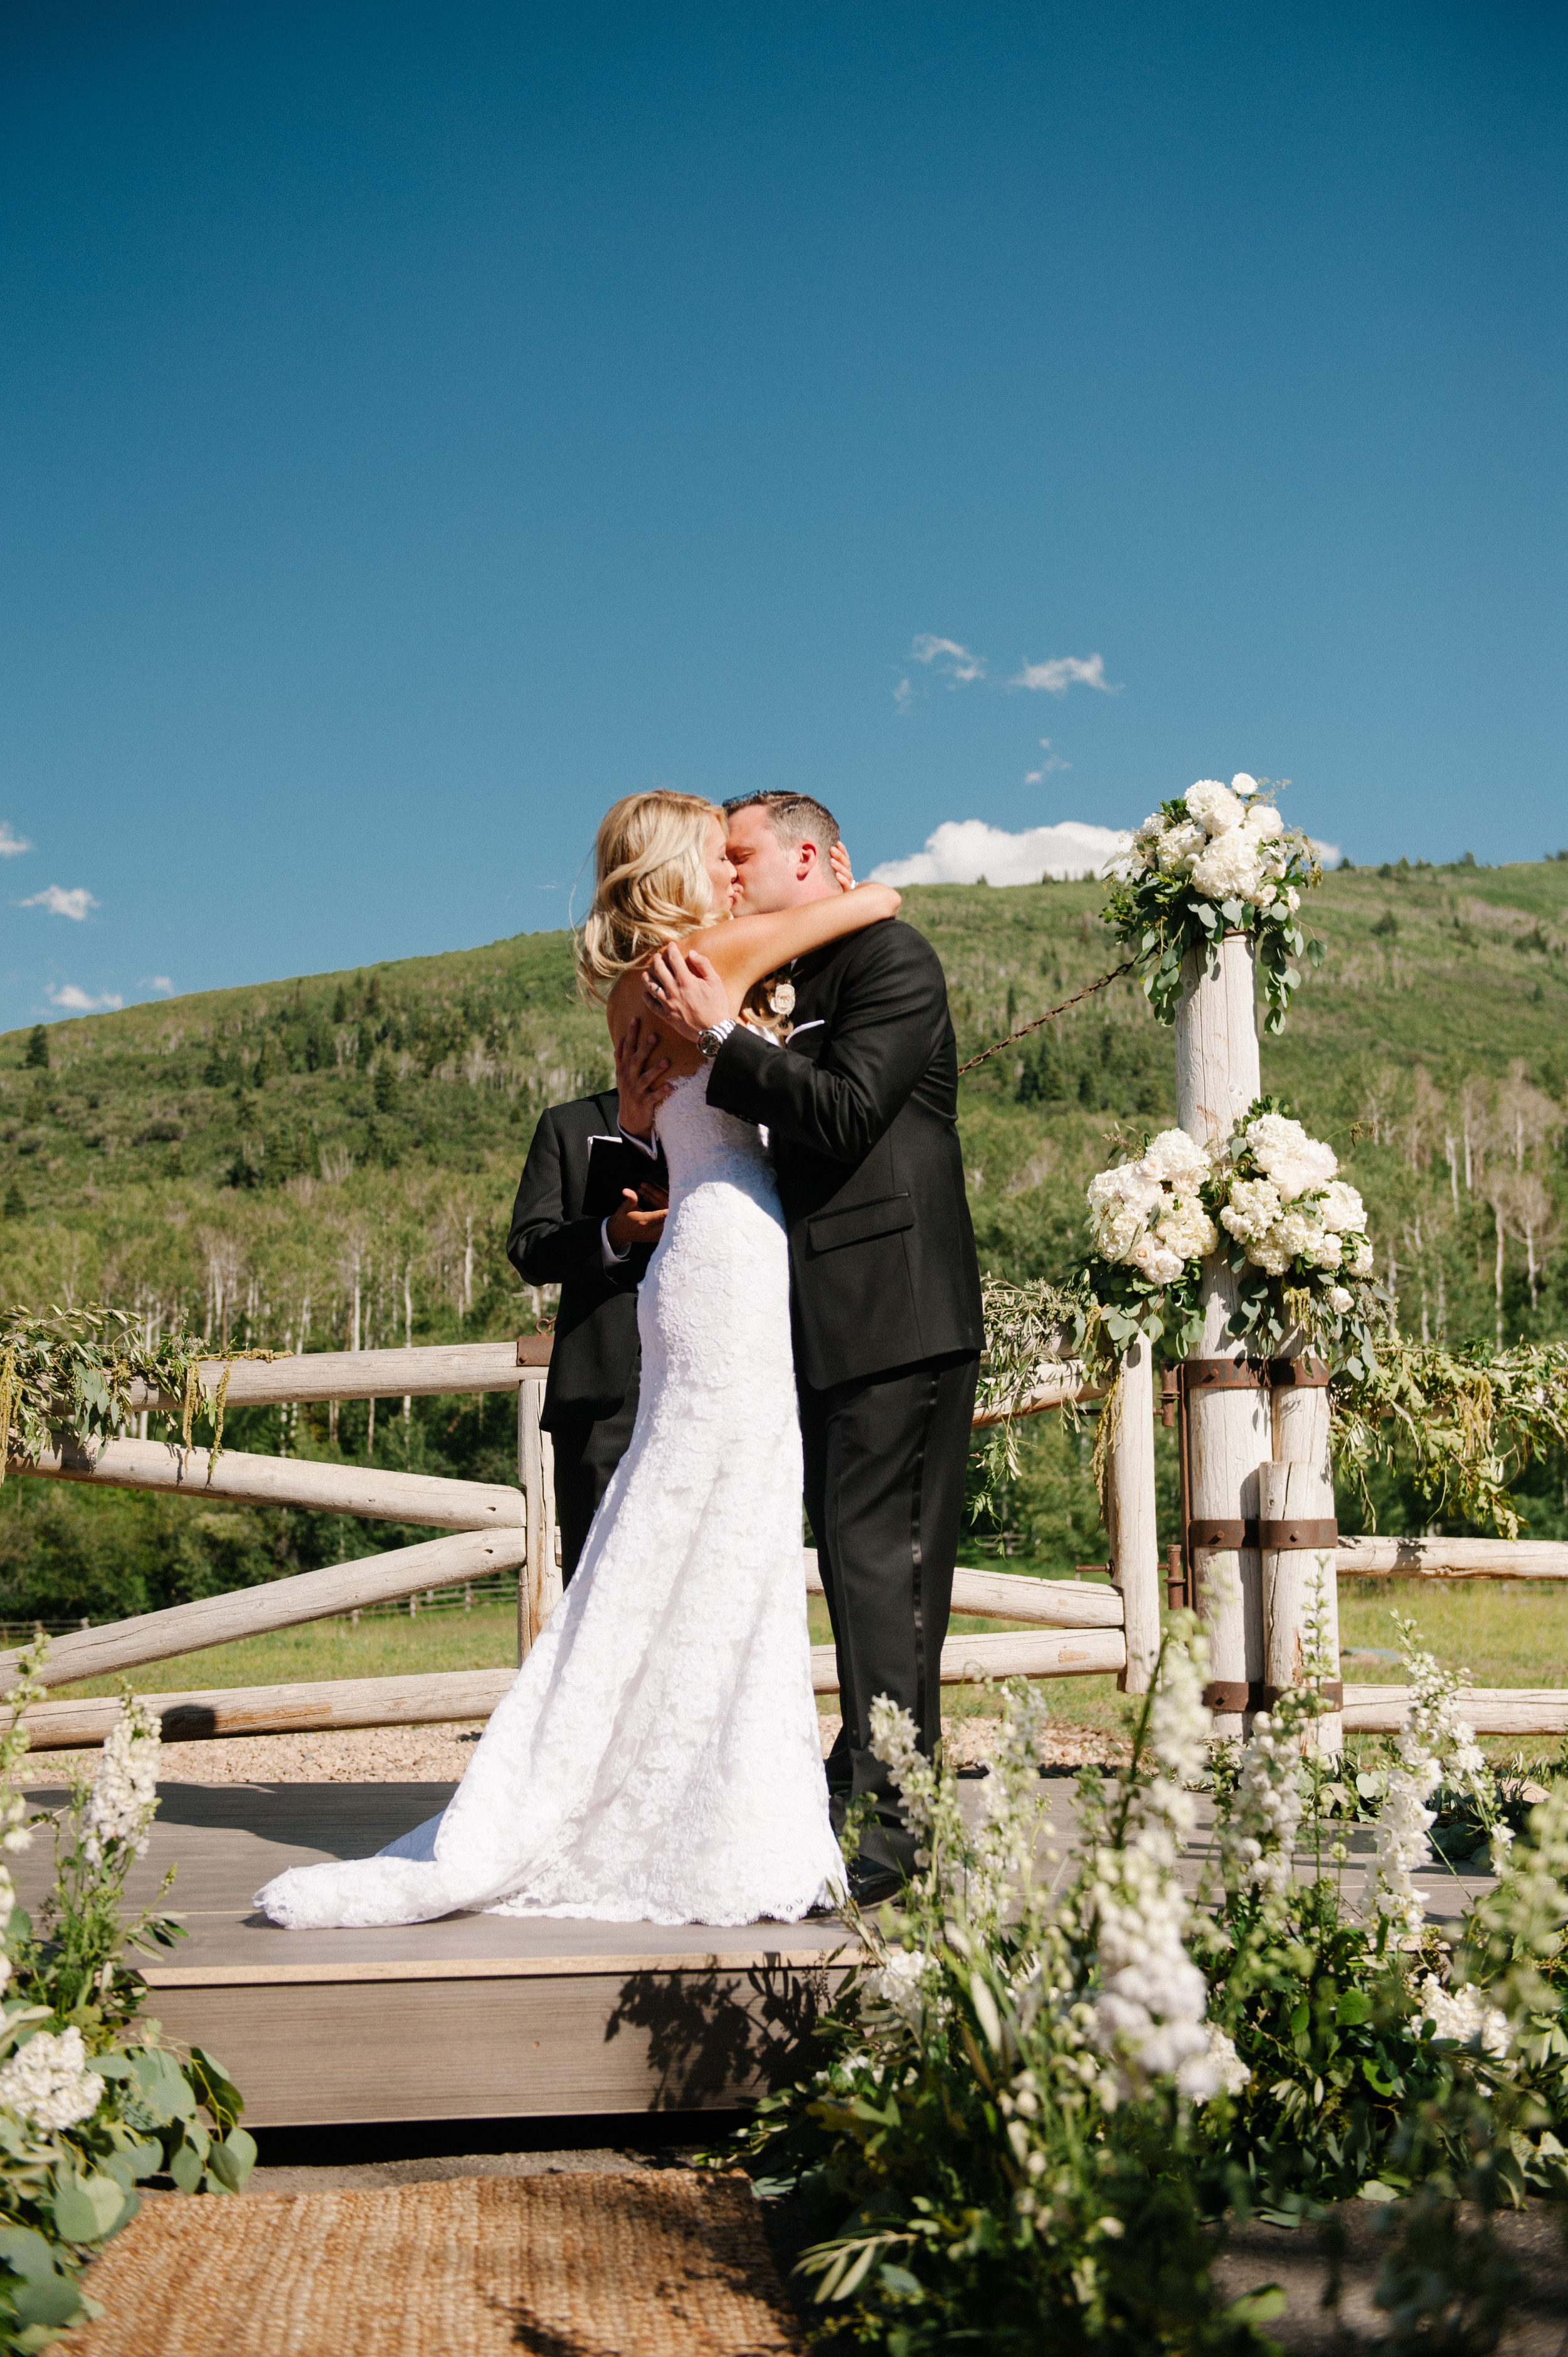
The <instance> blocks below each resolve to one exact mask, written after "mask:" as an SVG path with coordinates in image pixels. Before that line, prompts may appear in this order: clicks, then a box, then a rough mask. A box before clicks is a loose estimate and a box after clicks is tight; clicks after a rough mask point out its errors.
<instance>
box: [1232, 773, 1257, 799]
mask: <svg viewBox="0 0 1568 2357" xmlns="http://www.w3.org/2000/svg"><path fill="white" fill-rule="evenodd" d="M1230 791H1231V792H1232V793H1233V794H1240V797H1241V799H1242V801H1243V802H1245V801H1246V800H1247V799H1248V797H1249V796H1250V795H1251V794H1255V793H1256V792H1257V791H1258V780H1256V778H1250V777H1249V776H1248V775H1247V772H1246V770H1237V772H1236V774H1235V776H1234V777H1233V778H1232V779H1231V780H1230Z"/></svg>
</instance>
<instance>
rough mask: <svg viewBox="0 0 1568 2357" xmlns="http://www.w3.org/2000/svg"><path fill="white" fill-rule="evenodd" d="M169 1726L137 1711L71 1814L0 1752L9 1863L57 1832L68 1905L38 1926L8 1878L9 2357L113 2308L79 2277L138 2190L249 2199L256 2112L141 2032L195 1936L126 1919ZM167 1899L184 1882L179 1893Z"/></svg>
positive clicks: (0, 1808)
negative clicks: (153, 2186)
mask: <svg viewBox="0 0 1568 2357" xmlns="http://www.w3.org/2000/svg"><path fill="white" fill-rule="evenodd" d="M41 1658H42V1653H41V1649H39V1650H38V1651H34V1652H29V1653H27V1654H26V1655H24V1657H23V1661H22V1663H21V1665H20V1673H19V1675H18V1678H17V1680H16V1684H14V1685H13V1687H12V1689H11V1696H12V1699H13V1702H14V1704H15V1706H16V1709H17V1711H18V1713H19V1712H20V1710H21V1708H22V1707H24V1706H26V1705H27V1703H28V1702H32V1701H37V1700H38V1698H39V1696H40V1695H42V1693H43V1691H44V1689H43V1687H42V1685H41V1684H39V1682H38V1679H37V1677H36V1674H35V1673H36V1670H37V1668H38V1663H39V1661H40V1659H41ZM158 1749H159V1740H158V1730H157V1726H156V1721H155V1720H153V1719H152V1718H151V1717H148V1716H147V1715H146V1714H145V1711H144V1710H143V1709H142V1708H141V1707H140V1706H137V1705H136V1704H135V1703H134V1701H132V1700H129V1699H128V1700H127V1703H126V1706H125V1708H124V1713H123V1715H122V1717H121V1719H120V1721H119V1724H118V1725H117V1727H115V1728H114V1730H113V1733H112V1734H111V1736H110V1738H109V1740H108V1741H107V1743H106V1744H105V1745H104V1748H103V1750H102V1755H101V1757H100V1760H99V1764H98V1771H97V1774H96V1777H95V1778H94V1781H93V1782H92V1785H91V1789H89V1788H88V1787H87V1786H85V1785H82V1786H79V1787H78V1788H77V1789H75V1790H74V1791H73V1792H72V1795H71V1799H70V1803H68V1805H67V1806H66V1808H65V1809H64V1810H63V1811H62V1812H61V1813H60V1814H59V1817H58V1818H51V1817H49V1816H48V1815H47V1814H43V1813H39V1814H35V1815H33V1816H32V1817H30V1818H29V1816H28V1813H27V1803H26V1802H25V1801H24V1800H23V1799H22V1797H21V1795H20V1793H19V1792H18V1791H17V1789H16V1785H17V1780H18V1778H19V1776H20V1774H21V1772H22V1770H23V1763H24V1761H25V1760H26V1758H27V1738H26V1736H25V1734H21V1733H19V1732H17V1731H16V1729H15V1728H13V1729H12V1730H11V1731H9V1732H7V1733H6V1734H5V1736H4V1737H3V1738H0V1824H3V1825H4V1835H3V1846H4V1848H5V1850H6V1851H9V1852H13V1853H14V1852H16V1851H17V1850H20V1849H25V1848H26V1847H27V1846H29V1844H30V1843H31V1842H32V1841H33V1840H34V1839H35V1838H37V1837H38V1835H39V1833H40V1832H41V1833H42V1835H43V1837H44V1838H49V1837H51V1836H52V1838H53V1841H54V1844H55V1854H56V1872H55V1880H54V1886H53V1889H52V1891H51V1893H50V1895H49V1897H48V1900H47V1901H46V1903H45V1906H44V1909H43V1911H42V1915H41V1917H40V1920H39V1921H38V1922H37V1923H36V1924H35V1923H34V1921H32V1919H31V1918H30V1917H29V1916H28V1915H27V1912H26V1910H24V1909H23V1908H22V1907H21V1906H20V1905H19V1904H18V1903H17V1901H16V1893H15V1891H14V1889H13V1888H12V1884H11V1878H10V1875H9V1872H8V1871H7V1870H6V1869H5V1867H0V1926H3V1935H0V1966H3V1980H4V1983H5V1984H8V1986H6V1993H5V1998H4V2002H3V2004H0V2347H4V2348H5V2349H6V2350H14V2351H17V2352H34V2351H37V2350H39V2349H42V2348H44V2347H45V2346H47V2345H48V2344H49V2343H51V2342H53V2341H55V2340H56V2339H57V2337H58V2334H59V2331H60V2330H61V2329H63V2328H65V2327H69V2326H70V2325H73V2324H80V2323H81V2322H83V2321H84V2320H85V2319H86V2318H87V2317H89V2316H90V2315H94V2314H97V2313H98V2312H99V2311H98V2309H96V2307H95V2305H94V2303H92V2302H91V2301H90V2300H88V2299H87V2298H85V2297H84V2296H83V2294H82V2291H81V2283H80V2277H81V2270H82V2268H83V2266H85V2264H86V2263H87V2261H88V2260H90V2259H91V2257H92V2256H93V2255H95V2253H96V2252H97V2251H98V2250H99V2249H101V2248H102V2244H104V2243H105V2242H106V2241H107V2240H108V2239H109V2237H110V2236H111V2235H113V2234H115V2233H118V2232H119V2231H120V2229H121V2227H123V2226H124V2225H127V2224H129V2222H130V2221H131V2220H132V2219H133V2218H134V2216H135V2214H136V2212H137V2209H138V2208H139V2206H140V2196H139V2195H138V2193H137V2191H136V2187H137V2185H138V2184H140V2183H143V2182H145V2180H146V2179H148V2178H161V2179H166V2180H167V2181H169V2182H170V2183H172V2184H173V2185H174V2186H175V2187H176V2188H177V2190H179V2191H180V2192H182V2193H225V2192H238V2191H239V2190H240V2189H241V2187H242V2185H243V2184H244V2182H245V2179H246V2178H247V2177H248V2176H249V2174H250V2172H251V2169H252V2166H253V2165H254V2161H255V2157H256V2148H255V2145H254V2143H253V2142H252V2138H251V2137H250V2136H248V2135H247V2134H246V2132H245V2130H244V2129H243V2128H242V2127H241V2126H240V2125H239V2119H240V2114H241V2112H242V2109H243V2108H244V2107H243V2104H242V2101H241V2098H240V2095H239V2093H238V2091H237V2090H236V2089H235V2088H234V2087H233V2086H232V2085H231V2083H230V2082H229V2080H228V2078H227V2076H226V2074H225V2073H224V2072H223V2070H222V2068H221V2066H220V2064H219V2063H217V2062H215V2061H213V2060H212V2057H211V2056H210V2055H209V2054H204V2053H203V2052H202V2051H201V2050H200V2049H199V2048H194V2049H190V2050H186V2049H184V2048H179V2047H176V2046H174V2045H172V2044H171V2043H170V2042H169V2041H167V2040H165V2039H164V2037H163V2036H162V2033H161V2031H160V2029H159V2026H158V2024H157V2023H156V2021H149V2020H145V2019H143V2018H141V2008H142V2005H143V2003H144V2000H145V1996H146V1984H145V1982H144V1980H143V1979H142V1977H141V1975H140V1974H139V1973H138V1972H137V1970H136V1969H135V1965H134V1962H133V1961H132V1958H133V1955H134V1952H136V1951H138V1950H147V1949H156V1948H160V1947H162V1948H166V1947H168V1946H170V1945H172V1944H173V1943H174V1942H175V1941H177V1940H178V1939H182V1938H183V1937H184V1932H183V1930H182V1929H181V1927H180V1926H179V1925H178V1924H177V1922H175V1921H173V1920H172V1919H170V1918H169V1917H167V1916H166V1915H164V1914H162V1913H161V1912H158V1911H150V1910H149V1911H144V1912H143V1913H141V1914H139V1915H133V1916H131V1917H129V1918H127V1916H126V1913H125V1909H124V1889H125V1878H126V1876H127V1875H128V1874H129V1872H130V1869H131V1867H132V1866H133V1865H134V1862H135V1860H136V1859H137V1858H138V1857H141V1856H142V1854H143V1852H144V1851H145V1848H146V1846H147V1828H148V1826H149V1824H151V1821H152V1817H153V1814H154V1812H155V1811H156V1807H157V1797H156V1780H157V1758H158ZM164 1888H165V1892H166V1890H167V1888H168V1885H167V1883H166V1884H165V1887H164Z"/></svg>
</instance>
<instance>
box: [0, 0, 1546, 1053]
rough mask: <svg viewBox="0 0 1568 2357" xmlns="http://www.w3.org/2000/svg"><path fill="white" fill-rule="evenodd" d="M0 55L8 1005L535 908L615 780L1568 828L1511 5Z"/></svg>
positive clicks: (492, 26)
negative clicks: (1211, 785) (1190, 785)
mask: <svg viewBox="0 0 1568 2357" xmlns="http://www.w3.org/2000/svg"><path fill="white" fill-rule="evenodd" d="M0 24H3V32H0V43H3V47H0V55H3V56H4V59H5V69H4V72H3V73H0V192H3V193H0V201H3V204H4V233H3V237H0V304H3V316H4V321H5V331H4V336H3V338H0V480H3V499H4V516H3V521H0V677H3V687H4V694H3V697H0V820H3V821H4V823H5V827H6V828H7V829H8V830H9V833H8V834H6V835H5V836H0V852H3V851H5V846H6V845H7V844H8V843H9V842H10V841H13V840H15V841H20V842H26V843H27V844H29V845H31V846H32V847H31V848H30V849H28V850H27V851H25V852H16V853H15V854H8V855H7V856H4V857H3V858H0V923H3V925H4V929H5V949H4V952H3V955H0V1023H5V1024H12V1025H15V1024H18V1023H21V1022H24V1021H29V1020H31V1019H33V1017H35V1016H36V1015H38V1014H45V1015H48V1014H59V1013H64V1012H69V1011H70V1009H71V1008H72V1007H73V1006H81V1005H83V1004H85V1003H100V1002H103V1001H106V1000H113V999H120V1000H124V1001H125V1002H126V1003H129V1002H131V1001H133V1000H134V999H137V998H143V997H146V996H153V995H157V994H159V993H161V992H166V991H176V992H177V991H183V990H188V989H196V988H203V987H208V986H210V985H218V984H226V983H237V982H248V981H256V980H262V979H265V978H269V977H272V976H275V975H279V974H293V973H296V972H309V971H313V970H319V969H321V968H326V967H331V966H341V965H357V964H360V963H366V962H369V961H371V960H374V959H378V958H391V957H398V956H403V955H407V954H411V953H414V952H426V951H432V950H437V949H442V948H447V947H458V946H466V945H468V944H471V943H474V942H484V941H489V940H492V939H494V938H496V937H497V936H499V935H502V934H507V933H511V932H517V931H524V930H531V929H533V928H536V927H540V926H548V925H554V924H559V923H562V922H564V920H565V917H566V912H567V905H568V896H569V893H570V891H571V888H572V886H573V883H574V879H575V877H576V876H577V874H578V871H579V868H580V866H581V863H582V860H583V858H584V855H585V850H586V846H587V845H588V842H589V839H590V836H591V832H592V828H593V824H594V822H595V820H596V817H597V815H598V813H600V811H601V810H602V809H603V808H604V806H605V805H606V804H607V802H609V801H611V800H612V799H613V798H614V797H615V796H617V795H618V794H620V793H623V792H626V791H631V790H633V789H637V788H642V787H647V786H651V785H676V786H681V787H683V788H689V789H692V790H694V791H703V792H709V793H712V794H714V795H724V794H726V793H731V792H735V791H741V790H743V789H745V788H746V787H749V786H753V785H755V786H776V785H788V786H796V787H804V788H807V789H809V790H811V791H816V792H818V793H820V794H822V795H823V796H824V797H825V798H826V799H827V800H828V801H829V802H832V805H833V806H834V808H835V809H836V810H837V811H838V813H839V814H840V816H841V818H842V819H843V823H844V826H845V829H846V832H847V834H849V837H850V840H851V842H852V845H853V846H854V850H855V852H856V855H857V857H858V859H859V862H860V864H861V866H863V868H864V867H867V866H871V865H872V864H873V863H875V862H879V861H892V860H897V859H900V858H902V857H904V856H908V855H909V854H912V853H918V851H919V850H920V848H921V846H922V845H924V844H925V843H926V842H927V839H928V838H929V836H931V835H932V834H933V833H934V831H935V830H936V829H938V828H939V827H940V826H942V825H944V824H948V823H969V824H970V825H971V827H973V826H974V825H976V824H978V825H981V826H983V827H985V828H989V829H991V830H993V831H996V832H998V833H1000V834H1009V835H1011V834H1024V833H1026V832H1028V831H1030V830H1033V829H1036V828H1040V827H1048V826H1054V825H1058V824H1060V823H1064V822H1069V821H1070V822H1077V823H1083V824H1088V825H1091V826H1120V825H1124V824H1128V823H1135V822H1136V821H1137V820H1138V819H1140V818H1141V817H1142V816H1143V815H1144V812H1145V811H1146V810H1147V809H1149V808H1150V807H1151V806H1152V804H1153V802H1155V800H1156V799H1157V798H1158V797H1159V796H1160V795H1161V794H1164V793H1168V792H1176V791H1180V790H1181V788H1182V787H1183V786H1185V785H1186V784H1187V782H1189V781H1190V780H1192V779H1193V778H1195V777H1198V776H1206V775H1220V776H1224V777H1229V776H1230V773H1231V771H1232V770H1237V769H1246V770H1252V771H1254V772H1257V773H1260V774H1267V775H1269V776H1271V777H1282V776H1288V777H1289V778H1290V779H1291V780H1293V781H1294V782H1293V784H1292V786H1291V789H1290V791H1289V793H1288V795H1287V797H1286V802H1285V807H1286V811H1287V813H1288V815H1289V816H1290V817H1291V818H1292V819H1293V820H1294V821H1295V822H1296V823H1301V824H1304V825H1305V826H1307V827H1308V828H1309V829H1310V831H1311V832H1312V833H1314V834H1316V835H1319V836H1321V837H1324V838H1326V839H1327V840H1329V841H1332V842H1336V843H1341V844H1343V845H1344V846H1345V848H1346V849H1347V850H1348V852H1349V853H1350V854H1351V856H1353V857H1355V858H1356V859H1358V860H1363V859H1380V858H1382V857H1384V856H1399V855H1401V854H1402V853H1404V854H1408V855H1409V856H1412V857H1413V856H1418V855H1422V854H1424V855H1426V856H1432V857H1434V858H1444V857H1452V856H1456V855H1457V854H1458V853H1460V852H1461V851H1463V850H1473V851H1474V852H1475V853H1476V855H1477V857H1478V858H1481V859H1483V860H1498V859H1508V858H1520V857H1535V856H1539V855H1540V854H1541V852H1542V851H1543V850H1546V849H1548V848H1552V849H1555V848H1556V847H1557V845H1558V844H1559V842H1561V841H1568V794H1565V793H1564V777H1563V718H1564V671H1563V647H1564V644H1565V643H1568V631H1565V620H1568V616H1565V612H1564V607H1565V598H1564V559H1563V550H1564V547H1565V545H1568V532H1565V529H1564V526H1565V522H1568V519H1565V517H1564V512H1563V509H1564V500H1563V479H1564V447H1565V443H1564V433H1563V426H1564V417H1563V341H1564V320H1565V319H1568V310H1565V308H1564V303H1563V294H1564V287H1563V226H1564V185H1563V99H1564V93H1565V80H1568V77H1565V72H1564V68H1565V63H1568V19H1564V17H1563V14H1562V12H1561V11H1560V10H1557V9H1554V8H1552V7H1544V6H1543V7H1540V8H1535V7H1530V6H1515V5H1495V4H1494V0H1487V5H1472V6H1463V7H1458V6H1447V5H1440V0H1438V4H1437V5H1434V0H1421V5H1412V6H1402V5H1371V6H1369V5H1365V0H1359V5H1355V6H1353V7H1337V6H1335V5H1316V6H1314V7H1311V8H1302V7H1300V6H1298V5H1285V6H1274V5H1245V6H1226V5H1213V6H1209V5H1181V0H1159V5H1147V6H1140V5H1135V0H1118V5H1114V6H1112V5H1089V6H1083V5H1078V6H1075V7H1073V8H1071V9H1068V8H1065V7H1058V6H1054V5H1036V6H1003V5H986V0H971V5H968V6H966V7H964V8H962V9H953V8H951V7H942V8H936V7H927V6H923V5H896V6H884V5H876V0H864V5H806V6H804V7H795V8H789V9H786V8H782V7H775V8H766V7H757V6H752V7H740V6H736V5H724V6H714V7H697V6H693V7H682V6H662V5H639V6H614V5H598V6H595V5H584V6H579V7H576V8H573V9H567V10H561V9H558V8H551V9H545V8H538V7H532V6H527V5H510V6H504V7H500V6H498V7H489V6H484V5H464V4H463V0H447V5H443V6H442V7H440V8H436V7H435V6H429V5H427V6H400V5H395V0H377V5H373V6H364V7H360V6H354V5H333V0H325V4H324V5H314V6H311V7H308V8H306V7H303V6H289V5H269V6H266V7H264V8H263V7H254V6H250V5H245V0H235V5H231V6H228V7H225V8H221V9H213V8H210V7H205V6H203V7H194V6H193V7H189V8H182V7H176V6H168V5H157V0H142V5H138V6H137V7H135V8H134V9H130V10H126V9H124V8H109V7H102V8H94V7H87V6H73V5H70V0H61V5H57V6H49V7H47V8H46V7H44V6H41V5H32V6H30V7H29V6H19V7H16V8H13V9H11V10H9V11H7V12H6V13H5V17H4V19H3V20H0ZM935 642H946V643H945V645H944V644H939V643H935ZM954 650H957V651H956V652H955V651H954ZM922 653H924V655H925V657H926V659H925V660H921V656H922ZM1063 665H1067V666H1069V668H1067V669H1061V668H1054V669H1053V668H1050V667H1051V666H1058V667H1059V666H1063ZM1071 666H1077V668H1076V669H1073V668H1071ZM966 674H967V675H966ZM1031 675H1032V676H1031ZM1042 740H1048V741H1046V742H1044V743H1043V742H1042ZM946 839H947V840H953V838H946ZM579 899H580V894H579ZM19 904H27V905H19Z"/></svg>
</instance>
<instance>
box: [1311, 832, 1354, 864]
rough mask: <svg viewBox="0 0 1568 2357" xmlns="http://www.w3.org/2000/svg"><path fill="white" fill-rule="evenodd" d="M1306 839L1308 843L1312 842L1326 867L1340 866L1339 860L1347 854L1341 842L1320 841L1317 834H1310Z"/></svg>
mask: <svg viewBox="0 0 1568 2357" xmlns="http://www.w3.org/2000/svg"><path fill="white" fill-rule="evenodd" d="M1306 839H1307V841H1308V843H1310V844H1311V845H1312V847H1313V849H1314V851H1316V854H1317V856H1318V857H1319V859H1321V860H1322V862H1323V865H1324V866H1325V867H1337V866H1338V865H1339V862H1340V861H1341V860H1342V859H1343V858H1344V856H1345V853H1344V850H1343V847H1342V846H1341V845H1339V844H1337V843H1320V842H1319V840H1318V838H1317V836H1316V834H1309V835H1308V836H1307V838H1306Z"/></svg>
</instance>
